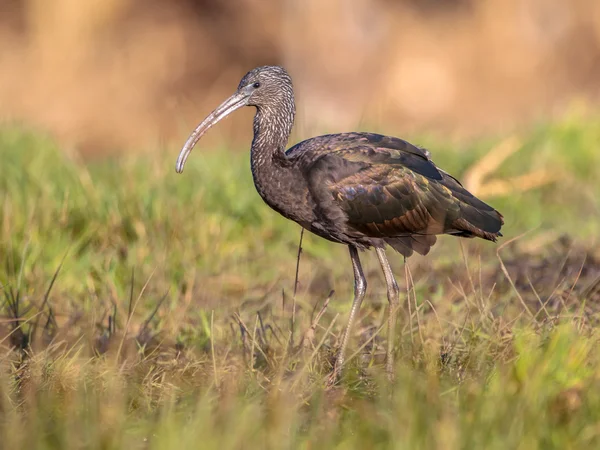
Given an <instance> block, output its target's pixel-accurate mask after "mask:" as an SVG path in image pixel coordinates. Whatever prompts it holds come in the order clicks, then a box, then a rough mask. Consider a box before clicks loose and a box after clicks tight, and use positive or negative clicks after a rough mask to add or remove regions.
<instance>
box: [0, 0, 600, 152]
mask: <svg viewBox="0 0 600 450" xmlns="http://www.w3.org/2000/svg"><path fill="white" fill-rule="evenodd" d="M262 64H281V65H284V66H285V67H286V68H287V69H288V70H289V71H290V72H291V74H292V77H293V80H294V83H295V89H296V94H297V103H298V111H299V115H298V122H297V129H296V138H297V139H300V138H307V137H309V136H311V135H312V134H314V133H318V132H325V131H349V130H351V129H358V128H361V127H362V128H371V129H373V128H375V129H378V130H384V131H385V132H388V133H392V134H395V135H399V136H402V135H407V134H411V133H423V132H425V131H426V132H429V133H433V134H440V135H442V136H448V137H450V138H453V137H456V136H459V137H464V136H473V135H481V134H490V133H492V134H496V133H505V132H507V131H510V130H514V129H515V127H521V126H523V125H527V124H531V123H534V122H536V121H541V120H546V119H548V118H552V117H555V116H560V115H563V114H564V113H565V111H566V110H568V109H569V108H572V107H573V105H577V106H576V107H578V108H579V107H581V105H583V106H584V108H592V109H593V108H594V106H595V105H596V106H597V105H598V100H599V99H600V2H598V1H596V0H486V1H477V0H354V1H353V2H351V3H350V2H347V1H342V0H328V1H326V2H325V1H322V0H284V1H275V0H270V1H265V0H145V1H139V0H138V1H136V0H84V1H82V0H53V1H52V6H51V7H50V6H49V4H48V1H47V0H0V67H1V68H2V70H1V71H0V120H2V121H16V122H21V123H26V124H28V125H29V124H32V125H34V126H35V127H41V128H43V129H46V130H48V131H50V132H51V133H52V134H53V135H55V136H57V137H58V138H59V139H60V141H61V142H62V143H63V144H64V145H70V146H72V147H75V148H77V149H78V150H80V151H81V152H83V153H85V154H88V155H89V154H99V153H105V152H113V151H116V150H119V149H123V148H127V149H138V150H139V149H144V148H147V147H153V148H156V147H162V146H164V145H169V146H170V145H175V144H177V145H179V144H180V143H181V140H182V139H184V138H185V136H186V135H187V133H188V132H189V131H190V130H191V128H192V127H193V126H195V125H196V123H197V122H198V121H199V120H200V119H201V118H203V117H204V116H205V114H206V113H208V112H209V111H210V110H212V108H213V107H214V106H216V105H217V104H218V103H220V101H221V100H222V99H223V98H224V97H225V96H226V95H229V94H230V93H232V91H233V90H234V89H235V88H236V86H237V83H238V81H239V79H240V78H241V77H242V76H243V75H244V74H245V73H246V72H247V71H248V70H250V69H252V68H253V67H255V66H257V65H262ZM251 114H252V112H251V111H247V112H245V113H244V114H237V115H235V116H234V117H232V118H231V119H230V120H228V121H226V122H225V123H223V124H220V125H219V127H218V130H215V132H213V133H212V135H213V136H212V137H211V136H208V137H207V139H208V140H210V139H223V138H227V139H228V140H230V141H232V142H234V143H236V144H239V145H242V144H243V145H247V144H249V142H248V139H249V137H250V134H251V126H250V124H249V121H248V118H249V116H250V115H251Z"/></svg>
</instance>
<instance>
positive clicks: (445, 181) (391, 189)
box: [286, 133, 503, 256]
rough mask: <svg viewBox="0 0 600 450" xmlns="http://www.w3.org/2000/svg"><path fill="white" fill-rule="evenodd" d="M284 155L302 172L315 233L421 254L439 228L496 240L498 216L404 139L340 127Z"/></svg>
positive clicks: (342, 240) (501, 223) (500, 220)
mask: <svg viewBox="0 0 600 450" xmlns="http://www.w3.org/2000/svg"><path fill="white" fill-rule="evenodd" d="M286 155H287V157H288V158H289V159H290V160H291V161H293V162H294V163H295V164H296V165H297V166H298V168H299V169H300V170H302V171H303V175H304V178H305V179H306V180H307V184H308V187H309V191H310V194H311V196H312V199H313V201H314V209H315V216H316V221H315V224H314V226H315V227H316V229H315V230H312V231H315V232H317V234H320V235H322V236H324V237H329V236H327V234H329V235H330V236H331V237H332V240H336V241H338V242H345V243H348V244H354V245H358V246H359V247H366V246H370V245H381V242H386V243H388V244H390V245H391V246H392V247H393V248H395V249H396V250H398V251H399V252H401V253H402V254H404V255H406V256H409V255H410V254H412V252H413V250H414V251H417V252H418V253H421V254H426V253H427V252H428V251H429V249H430V247H431V246H432V245H433V244H434V243H435V240H436V238H435V236H436V235H438V234H453V235H457V236H461V237H480V238H483V239H487V240H491V241H495V240H496V238H497V237H498V236H500V235H501V234H500V228H501V227H502V225H503V218H502V215H501V214H500V213H499V212H498V211H496V210H495V209H494V208H492V207H491V206H489V205H487V204H486V203H484V202H483V201H481V200H479V199H478V198H477V197H475V196H474V195H472V194H471V193H470V192H468V191H467V190H466V189H465V188H464V187H463V186H462V185H461V184H460V183H459V182H458V180H456V179H455V178H454V177H452V176H451V175H449V174H447V173H446V172H444V171H443V170H441V169H439V168H438V167H437V166H436V165H435V164H434V163H433V162H432V161H431V159H430V157H429V152H427V151H426V150H424V149H421V148H419V147H416V146H414V145H412V144H410V143H408V142H406V141H404V140H402V139H398V138H394V137H388V136H382V135H379V134H373V133H344V134H335V135H325V136H319V137H316V138H312V139H308V140H306V141H303V142H301V143H299V144H298V145H296V146H294V147H292V148H290V149H289V150H288V151H287V152H286Z"/></svg>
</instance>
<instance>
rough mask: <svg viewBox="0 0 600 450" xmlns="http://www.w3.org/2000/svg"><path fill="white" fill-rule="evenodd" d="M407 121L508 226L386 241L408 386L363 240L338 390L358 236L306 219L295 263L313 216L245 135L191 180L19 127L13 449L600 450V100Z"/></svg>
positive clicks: (4, 244) (4, 187)
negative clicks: (278, 207)
mask: <svg viewBox="0 0 600 450" xmlns="http://www.w3.org/2000/svg"><path fill="white" fill-rule="evenodd" d="M374 131H388V132H389V130H374ZM403 137H407V136H403ZM408 138H410V140H411V141H414V142H415V143H418V144H421V145H423V146H426V147H428V148H429V149H430V150H431V152H432V156H433V158H434V160H435V161H436V162H437V163H438V164H439V165H440V166H441V167H443V168H444V169H446V170H447V171H449V172H450V173H453V174H455V175H457V176H458V177H459V178H462V179H465V180H468V181H469V186H472V187H473V188H474V189H476V190H477V192H478V193H480V195H482V197H483V198H484V199H485V200H486V201H488V202H489V203H491V204H493V205H494V206H495V207H496V208H497V209H498V210H500V211H501V212H502V213H503V214H504V217H505V220H506V225H505V228H504V229H503V232H504V238H502V239H501V240H500V241H499V242H498V243H497V244H492V243H489V242H483V241H476V240H464V239H458V238H453V237H443V238H441V239H439V240H438V243H437V244H436V246H435V247H434V249H433V251H432V252H431V253H430V255H428V256H427V257H414V258H410V259H409V260H408V264H407V265H406V266H404V264H403V261H402V257H401V256H400V255H398V254H392V253H391V252H390V253H389V256H390V259H391V261H392V265H393V268H394V270H395V273H396V275H397V278H398V281H399V284H400V285H401V289H402V292H403V306H402V309H401V311H400V313H399V314H400V319H399V333H398V334H399V337H398V341H397V342H396V350H397V367H396V369H397V377H396V380H395V382H394V383H393V384H390V383H388V382H387V380H386V378H385V374H384V371H383V354H384V344H385V323H386V322H385V314H386V313H387V309H386V306H387V300H386V294H385V292H386V291H385V283H384V281H383V277H382V275H381V274H380V273H379V269H378V265H377V261H376V258H375V256H374V255H371V254H363V259H364V262H365V270H366V274H367V277H368V280H369V291H368V293H367V298H366V300H365V302H364V304H363V308H362V310H361V314H360V316H359V319H358V323H357V326H356V328H355V330H354V333H353V338H352V340H351V345H350V349H349V356H351V357H350V358H349V361H348V363H347V366H346V367H345V369H344V378H343V379H342V381H341V382H340V384H339V385H338V386H336V387H335V388H334V389H330V390H325V389H324V386H325V379H326V377H327V375H328V373H329V371H330V370H331V364H332V362H333V355H334V353H335V349H336V347H337V345H338V340H339V337H340V336H341V331H342V329H343V325H344V323H345V321H346V317H347V313H348V312H349V309H350V302H351V292H352V271H351V267H350V262H349V259H348V256H347V251H346V249H345V248H343V247H342V246H338V245H335V244H331V243H329V242H325V241H323V240H321V239H319V238H317V237H314V236H311V235H309V234H306V235H304V239H303V242H302V252H301V253H300V257H299V259H298V257H297V256H298V244H299V238H300V229H299V227H298V226H297V225H295V224H293V223H291V222H288V221H286V220H285V219H283V218H281V217H279V216H278V215H277V214H276V213H274V212H272V211H271V210H269V209H268V207H266V206H265V205H264V204H263V203H262V202H261V200H260V198H259V196H258V195H257V194H256V192H255V191H254V189H253V187H252V180H251V175H250V172H249V158H248V155H247V153H246V152H243V151H233V150H232V149H228V148H221V149H212V150H210V151H209V150H207V149H196V150H195V152H194V154H193V155H192V156H191V158H190V161H189V163H188V166H187V167H186V172H185V173H184V174H183V175H181V176H180V175H177V174H176V173H175V170H174V163H175V159H176V156H177V151H178V149H161V150H160V151H159V150H156V151H148V152H146V153H144V154H139V153H137V154H135V155H132V156H127V155H126V154H124V155H123V156H120V157H117V158H111V159H104V160H95V161H81V160H79V158H78V157H77V155H76V154H75V153H71V152H69V151H68V149H61V148H58V146H57V144H55V143H54V141H53V140H52V139H50V138H48V137H47V136H44V135H43V134H40V133H38V132H33V131H29V130H25V129H23V128H22V127H4V128H2V129H1V130H0V156H1V157H2V164H1V165H0V195H1V196H2V199H1V201H0V206H1V207H0V308H1V309H0V315H1V316H0V345H1V349H0V435H1V436H2V439H3V443H5V445H6V448H12V449H19V448H27V449H31V448H46V449H49V448H57V449H58V448H60V449H69V448H102V449H112V448H131V449H135V448H152V449H162V448H165V449H168V448H265V447H266V448H295V447H302V448H333V447H336V448H352V447H359V448H374V447H378V448H410V449H414V448H443V449H454V448H486V449H493V448H502V449H505V448H527V449H532V448H544V449H547V448H597V446H598V445H599V444H600V427H599V426H598V423H600V356H599V355H598V352H597V351H596V349H597V345H598V337H597V332H596V330H597V327H598V317H599V315H598V313H599V310H600V252H599V251H598V243H599V239H598V236H600V221H599V220H598V218H599V217H600V200H599V199H600V181H599V177H598V175H600V173H599V169H598V167H600V152H599V151H598V150H599V149H598V143H599V142H600V118H598V117H589V116H581V115H575V114H574V115H572V116H567V117H565V118H564V119H563V120H561V121H559V122H556V123H552V124H543V125H538V126H537V127H533V128H531V129H530V130H529V131H528V132H526V133H523V134H521V135H519V136H509V137H497V138H490V139H488V140H479V141H477V142H467V143H464V145H462V146H459V145H456V144H455V143H453V144H452V145H450V144H443V143H440V142H434V141H430V140H428V139H427V138H423V137H421V138H419V137H418V136H417V137H410V136H408ZM511 146H512V147H511ZM509 147H510V148H512V150H510V151H507V150H506V149H507V148H509ZM506 153H512V154H511V155H510V156H509V157H508V158H506V159H505V160H504V161H503V162H502V164H495V163H494V162H493V161H494V158H495V157H496V156H497V155H500V154H506ZM496 159H502V158H497V157H496ZM482 161H483V162H484V163H481V162H482ZM496 165H498V167H497V168H496V167H495V166H496ZM491 169H493V170H491ZM478 171H479V172H478ZM486 172H493V173H486ZM503 180H504V181H506V180H508V181H507V182H505V183H502V181H503ZM298 261H299V270H298V275H297V289H296V291H297V292H296V294H295V295H294V290H295V289H294V286H295V284H296V276H295V274H296V266H297V263H298ZM327 299H329V300H327ZM294 305H295V307H294ZM294 309H295V313H294V312H293V311H294Z"/></svg>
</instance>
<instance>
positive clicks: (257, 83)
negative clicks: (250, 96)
mask: <svg viewBox="0 0 600 450" xmlns="http://www.w3.org/2000/svg"><path fill="white" fill-rule="evenodd" d="M252 86H253V87H254V89H258V88H259V87H260V83H259V82H258V81H257V82H256V83H254V84H253V85H252Z"/></svg>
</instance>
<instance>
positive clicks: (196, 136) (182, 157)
mask: <svg viewBox="0 0 600 450" xmlns="http://www.w3.org/2000/svg"><path fill="white" fill-rule="evenodd" d="M247 98H248V97H247V96H246V95H244V94H242V93H240V92H236V93H235V94H233V95H232V96H231V97H229V98H228V99H227V100H225V101H224V102H223V103H221V104H220V105H219V106H218V107H217V109H215V110H214V111H213V112H211V113H210V114H209V115H208V116H207V117H206V119H204V120H203V121H202V123H201V124H200V125H198V126H197V127H196V129H195V130H194V131H193V132H192V134H191V135H190V137H189V138H188V140H187V141H186V143H185V145H184V146H183V148H182V149H181V152H180V153H179V158H177V165H176V166H175V170H176V171H177V173H181V172H183V166H185V162H186V160H187V159H188V156H190V153H191V152H192V149H193V148H194V145H196V143H197V142H198V141H199V140H200V138H201V137H202V136H203V135H204V133H206V131H207V130H208V129H209V128H210V127H212V126H213V125H214V124H216V123H217V122H218V121H220V120H221V119H223V118H224V117H226V116H228V115H229V114H231V113H232V112H233V111H235V110H236V109H238V108H241V107H242V106H245V105H246V101H247Z"/></svg>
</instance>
